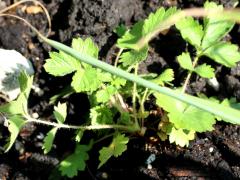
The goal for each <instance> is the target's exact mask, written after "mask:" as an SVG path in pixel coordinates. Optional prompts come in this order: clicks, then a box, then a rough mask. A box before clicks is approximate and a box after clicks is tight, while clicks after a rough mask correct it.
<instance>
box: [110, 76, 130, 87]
mask: <svg viewBox="0 0 240 180" xmlns="http://www.w3.org/2000/svg"><path fill="white" fill-rule="evenodd" d="M126 82H127V80H126V79H123V78H120V77H115V78H114V79H113V80H112V81H111V85H113V86H114V87H116V88H117V89H119V88H121V87H122V86H125V85H126Z"/></svg>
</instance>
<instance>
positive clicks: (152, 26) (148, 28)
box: [143, 7, 177, 35]
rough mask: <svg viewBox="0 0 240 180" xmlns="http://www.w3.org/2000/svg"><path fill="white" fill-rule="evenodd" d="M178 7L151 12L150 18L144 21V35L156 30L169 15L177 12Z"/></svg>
mask: <svg viewBox="0 0 240 180" xmlns="http://www.w3.org/2000/svg"><path fill="white" fill-rule="evenodd" d="M176 11H177V9H176V7H171V8H169V9H168V10H166V11H165V9H164V8H160V9H158V10H157V11H156V12H155V13H151V14H150V15H149V16H148V18H147V19H146V20H145V21H144V26H143V35H147V34H149V33H152V32H153V31H155V30H156V29H157V28H158V26H159V25H160V24H161V22H163V21H164V20H165V19H167V18H168V17H169V16H171V15H173V14H174V13H176Z"/></svg>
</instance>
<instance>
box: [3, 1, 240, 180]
mask: <svg viewBox="0 0 240 180" xmlns="http://www.w3.org/2000/svg"><path fill="white" fill-rule="evenodd" d="M42 2H43V3H44V4H45V5H46V7H47V9H48V11H49V13H50V15H51V19H52V23H53V28H52V34H51V36H50V38H52V39H55V40H58V41H60V42H63V43H65V44H68V45H69V44H70V42H71V39H72V38H74V37H79V36H80V37H83V38H85V37H89V36H90V37H91V38H92V39H93V40H94V41H95V42H96V43H97V44H98V46H99V49H100V59H102V60H104V61H106V62H108V63H110V64H111V63H112V59H113V58H114V56H115V55H116V47H115V44H116V40H117V36H116V34H114V33H113V30H114V28H115V27H116V26H117V25H119V24H121V23H123V24H125V25H127V26H130V25H132V24H133V23H135V22H136V21H138V20H140V19H143V18H145V17H147V15H148V14H149V13H151V12H153V11H155V10H156V9H157V8H158V7H161V6H164V7H169V6H177V7H179V8H189V7H201V6H202V5H203V3H204V1H202V0H184V1H183V0H179V1H177V0H145V1H144V0H131V1H126V0H44V1H42ZM216 2H218V3H221V4H223V5H224V6H225V7H232V6H233V4H234V2H235V1H234V0H229V1H227V0H219V1H216ZM11 3H13V2H12V1H10V0H5V1H2V2H0V8H4V6H7V5H10V4H11ZM23 8H24V5H22V6H20V7H18V8H16V9H15V10H14V11H13V12H15V13H16V14H18V15H20V16H22V17H24V18H26V19H27V20H29V21H30V22H31V23H32V24H33V25H34V26H35V27H36V28H37V29H39V30H41V31H42V32H46V31H47V21H46V19H45V17H44V16H43V15H42V14H41V13H39V14H26V13H24V11H23ZM227 38H229V39H230V40H231V41H232V42H234V43H239V41H238V39H239V26H238V25H236V27H234V29H233V31H232V32H231V33H230V35H229V37H227ZM0 47H1V48H5V49H15V50H17V51H19V52H21V53H22V54H23V55H24V56H25V57H27V58H28V59H30V60H31V61H32V63H33V64H34V67H35V70H36V74H35V79H34V85H35V86H36V87H38V88H39V89H40V91H34V90H33V91H32V93H31V96H30V100H29V109H30V113H38V115H39V116H40V117H41V118H43V119H46V120H50V119H52V110H53V106H52V105H50V104H49V99H50V98H51V97H52V96H53V95H55V94H57V93H59V92H60V90H61V89H63V88H64V87H65V86H67V85H68V82H70V80H71V76H67V77H62V78H59V77H58V78H55V77H53V76H50V75H47V73H46V72H45V71H44V69H43V68H42V66H43V64H44V60H45V59H47V58H48V52H49V51H50V50H52V49H51V47H49V46H48V45H46V44H44V43H41V42H40V41H39V40H38V38H37V37H36V36H35V35H34V34H33V33H32V32H31V31H30V30H29V28H28V27H27V26H25V25H24V24H22V23H21V22H19V21H15V20H13V19H9V18H1V19H0ZM186 48H188V49H189V50H191V47H188V46H186V43H185V42H184V41H183V40H182V38H181V36H180V34H179V32H178V31H177V30H176V29H174V28H171V29H170V30H169V31H168V32H167V34H165V35H159V37H157V38H156V39H155V40H153V41H152V42H151V51H150V53H149V56H148V58H147V60H146V61H144V62H143V63H142V64H141V65H140V70H139V71H140V73H146V72H155V73H160V72H161V71H162V69H165V68H167V67H170V68H173V69H174V71H175V81H174V85H176V86H179V85H181V83H182V82H183V80H184V78H185V77H186V74H185V72H183V71H181V70H180V68H179V66H178V64H177V62H176V56H177V55H179V54H180V53H181V52H182V51H184V50H185V49H186ZM213 65H214V66H215V68H216V69H217V74H216V77H217V79H218V80H219V82H220V89H219V90H218V91H215V90H214V89H213V88H212V87H211V86H209V85H208V83H207V82H206V81H205V80H204V79H202V78H199V77H193V78H192V80H191V83H190V84H189V87H188V89H187V91H188V93H191V94H196V93H205V94H207V95H209V96H216V97H218V98H220V99H223V98H229V97H236V98H237V99H238V100H240V81H239V77H240V64H239V65H238V66H237V67H236V68H232V69H226V68H224V67H221V66H218V65H216V64H213ZM65 101H66V102H67V104H68V108H69V109H68V114H69V116H68V118H67V123H69V124H76V125H77V124H80V123H81V122H79V119H81V118H84V116H86V115H88V113H89V102H88V98H87V96H86V95H85V94H82V93H80V94H74V95H71V96H70V97H69V98H68V99H66V100H65ZM3 102H4V100H1V103H2V104H3ZM146 108H147V109H149V110H154V109H156V107H155V105H154V99H151V100H150V101H149V102H147V103H146ZM154 119H156V117H149V118H148V119H147V122H148V123H147V124H149V127H151V126H153V125H152V124H154V122H155V120H154ZM49 129H50V128H49V127H46V126H41V125H35V124H28V125H27V126H25V127H24V129H23V130H21V132H20V135H19V137H18V139H17V140H16V142H15V144H14V146H13V147H12V149H11V150H10V151H9V152H8V153H3V146H4V144H5V143H6V142H5V140H6V138H7V137H8V135H9V134H8V131H7V129H6V127H4V126H3V124H1V125H0V132H1V136H2V138H1V140H0V148H1V152H2V153H1V155H0V179H3V180H5V179H18V180H20V179H24V180H27V179H33V180H37V179H67V178H66V177H61V176H60V173H59V172H58V170H57V167H58V164H59V162H60V161H61V160H62V159H63V158H64V157H66V156H67V155H68V154H70V153H71V152H73V150H74V142H73V141H71V139H72V138H73V137H74V133H73V132H72V131H68V130H67V131H62V130H60V131H59V132H58V134H57V137H56V140H55V143H54V147H53V150H52V151H51V152H50V153H49V154H47V155H44V154H43V151H42V150H41V146H42V144H43V138H44V137H45V135H46V133H47V132H48V131H49ZM104 143H105V142H103V144H104ZM106 143H109V142H106ZM96 149H98V148H97V147H96ZM151 154H155V155H156V160H155V161H154V162H152V164H151V165H152V167H151V168H150V167H148V166H147V164H146V160H147V159H148V157H149V156H150V155H151ZM239 160H240V127H239V126H236V125H230V124H227V123H222V122H218V123H217V124H216V125H215V130H214V131H213V132H207V133H200V134H197V136H196V139H195V140H194V141H192V142H191V143H190V145H189V147H187V148H181V147H178V146H176V145H173V144H169V142H168V141H166V142H162V141H160V140H159V139H158V137H157V136H156V133H155V132H152V131H150V130H149V131H147V133H146V135H145V137H131V140H130V142H129V144H128V149H127V151H126V152H124V153H123V155H122V156H121V157H119V158H111V159H110V160H109V161H108V162H107V163H106V164H105V165H104V166H103V167H102V168H100V169H97V164H98V151H97V150H96V151H94V150H92V151H91V153H90V160H89V161H88V164H87V167H86V171H85V172H79V174H78V176H76V177H75V178H73V179H80V178H81V179H113V180H115V179H124V178H125V179H132V178H133V179H135V178H136V179H147V180H157V179H240V161H239Z"/></svg>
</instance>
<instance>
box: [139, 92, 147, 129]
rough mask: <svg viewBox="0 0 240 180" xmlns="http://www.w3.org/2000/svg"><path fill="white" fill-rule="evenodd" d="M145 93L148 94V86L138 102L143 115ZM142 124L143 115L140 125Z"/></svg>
mask: <svg viewBox="0 0 240 180" xmlns="http://www.w3.org/2000/svg"><path fill="white" fill-rule="evenodd" d="M147 94H148V88H146V89H145V91H144V93H143V97H142V100H141V103H140V110H141V114H142V116H143V114H144V112H145V108H144V102H145V100H146V98H147ZM143 126H144V117H141V127H143Z"/></svg>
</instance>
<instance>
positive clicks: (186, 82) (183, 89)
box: [182, 56, 199, 93]
mask: <svg viewBox="0 0 240 180" xmlns="http://www.w3.org/2000/svg"><path fill="white" fill-rule="evenodd" d="M198 60H199V56H196V57H195V58H194V61H193V64H192V66H193V68H195V66H196V65H197V62H198ZM191 76H192V71H191V72H189V73H188V75H187V78H186V80H185V82H184V84H183V88H182V93H185V91H186V89H187V85H188V83H189V81H190V78H191Z"/></svg>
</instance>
